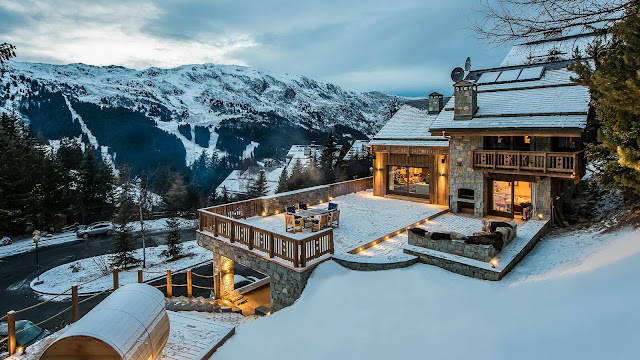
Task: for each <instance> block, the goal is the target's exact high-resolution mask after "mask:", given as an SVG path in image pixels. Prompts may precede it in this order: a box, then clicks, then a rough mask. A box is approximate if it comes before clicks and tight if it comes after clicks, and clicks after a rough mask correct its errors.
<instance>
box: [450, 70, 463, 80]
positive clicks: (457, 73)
mask: <svg viewBox="0 0 640 360" xmlns="http://www.w3.org/2000/svg"><path fill="white" fill-rule="evenodd" d="M462 79H464V70H462V68H461V67H457V68H455V69H453V71H452V72H451V80H453V82H458V81H460V80H462Z"/></svg>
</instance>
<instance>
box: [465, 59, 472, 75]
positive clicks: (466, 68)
mask: <svg viewBox="0 0 640 360" xmlns="http://www.w3.org/2000/svg"><path fill="white" fill-rule="evenodd" d="M469 70H471V58H470V57H468V58H467V61H465V62H464V71H466V72H469Z"/></svg>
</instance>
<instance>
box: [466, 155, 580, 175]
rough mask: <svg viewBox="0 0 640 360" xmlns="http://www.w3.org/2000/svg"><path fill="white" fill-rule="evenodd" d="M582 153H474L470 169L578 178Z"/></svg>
mask: <svg viewBox="0 0 640 360" xmlns="http://www.w3.org/2000/svg"><path fill="white" fill-rule="evenodd" d="M584 164H585V163H584V150H582V151H578V152H566V153H563V152H536V151H508V150H475V151H473V168H474V169H476V170H482V171H496V172H503V173H513V174H536V175H537V174H546V175H547V176H552V177H562V178H569V179H576V178H578V179H579V178H581V177H582V175H583V172H584Z"/></svg>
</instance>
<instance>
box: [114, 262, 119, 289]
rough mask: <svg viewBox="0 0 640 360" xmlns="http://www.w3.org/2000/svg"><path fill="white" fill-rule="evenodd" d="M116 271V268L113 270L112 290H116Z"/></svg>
mask: <svg viewBox="0 0 640 360" xmlns="http://www.w3.org/2000/svg"><path fill="white" fill-rule="evenodd" d="M118 271H119V269H118V268H117V267H114V268H113V290H118V285H119V284H118Z"/></svg>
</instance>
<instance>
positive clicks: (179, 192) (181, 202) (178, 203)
mask: <svg viewBox="0 0 640 360" xmlns="http://www.w3.org/2000/svg"><path fill="white" fill-rule="evenodd" d="M186 197H187V187H186V186H185V185H184V181H183V180H182V177H180V176H178V177H176V179H175V180H174V181H173V184H171V187H170V188H169V190H168V191H167V194H166V196H165V202H166V203H167V207H168V209H169V211H173V212H179V211H183V210H185V203H186V201H185V199H186Z"/></svg>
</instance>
